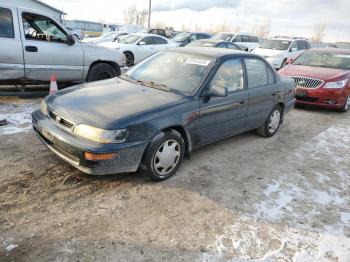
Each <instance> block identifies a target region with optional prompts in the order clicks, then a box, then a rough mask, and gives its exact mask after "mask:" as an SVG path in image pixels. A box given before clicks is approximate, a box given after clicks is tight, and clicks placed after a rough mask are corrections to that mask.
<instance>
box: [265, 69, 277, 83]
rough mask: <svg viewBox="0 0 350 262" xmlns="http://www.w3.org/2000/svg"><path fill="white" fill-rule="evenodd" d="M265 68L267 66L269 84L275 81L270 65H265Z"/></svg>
mask: <svg viewBox="0 0 350 262" xmlns="http://www.w3.org/2000/svg"><path fill="white" fill-rule="evenodd" d="M266 68H267V75H268V83H269V85H271V84H273V83H275V74H274V72H273V71H272V69H271V68H270V67H268V66H266Z"/></svg>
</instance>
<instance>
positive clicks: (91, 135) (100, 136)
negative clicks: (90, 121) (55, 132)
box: [73, 124, 127, 144]
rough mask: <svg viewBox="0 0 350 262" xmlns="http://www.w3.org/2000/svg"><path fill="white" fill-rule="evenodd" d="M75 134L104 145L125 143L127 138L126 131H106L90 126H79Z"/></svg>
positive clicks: (75, 129)
mask: <svg viewBox="0 0 350 262" xmlns="http://www.w3.org/2000/svg"><path fill="white" fill-rule="evenodd" d="M73 132H74V134H76V135H78V136H81V137H84V138H86V139H89V140H92V141H95V142H98V143H102V144H109V143H123V142H125V140H126V137H127V130H126V129H117V130H104V129H100V128H97V127H93V126H88V125H82V124H81V125H77V126H76V127H75V128H74V131H73Z"/></svg>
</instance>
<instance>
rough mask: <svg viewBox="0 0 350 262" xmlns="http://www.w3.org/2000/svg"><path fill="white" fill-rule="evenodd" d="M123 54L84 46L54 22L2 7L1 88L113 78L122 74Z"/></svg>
mask: <svg viewBox="0 0 350 262" xmlns="http://www.w3.org/2000/svg"><path fill="white" fill-rule="evenodd" d="M124 68H125V57H124V55H123V54H122V53H121V52H118V51H115V50H111V49H107V48H104V47H99V46H93V45H89V44H85V43H82V42H80V41H79V40H78V39H76V38H75V37H74V36H73V35H72V34H70V33H69V32H68V31H67V30H66V29H65V27H64V26H62V25H60V24H59V23H58V22H57V21H55V20H54V19H53V18H51V17H48V16H47V15H45V14H40V13H38V12H36V11H33V10H30V9H25V8H21V7H17V6H10V5H3V4H0V84H2V83H4V84H12V83H21V84H26V83H41V82H47V81H49V80H50V76H51V75H52V74H55V75H56V77H57V81H58V82H83V81H88V82H91V81H96V80H103V79H107V78H112V77H115V76H117V75H120V74H121V73H123V71H124Z"/></svg>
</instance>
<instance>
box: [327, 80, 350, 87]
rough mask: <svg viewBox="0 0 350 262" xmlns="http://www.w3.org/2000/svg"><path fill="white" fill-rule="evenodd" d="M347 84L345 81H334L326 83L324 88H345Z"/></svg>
mask: <svg viewBox="0 0 350 262" xmlns="http://www.w3.org/2000/svg"><path fill="white" fill-rule="evenodd" d="M347 82H348V80H347V79H344V80H341V81H336V82H328V83H327V84H326V85H325V86H324V88H343V87H345V85H346V83H347Z"/></svg>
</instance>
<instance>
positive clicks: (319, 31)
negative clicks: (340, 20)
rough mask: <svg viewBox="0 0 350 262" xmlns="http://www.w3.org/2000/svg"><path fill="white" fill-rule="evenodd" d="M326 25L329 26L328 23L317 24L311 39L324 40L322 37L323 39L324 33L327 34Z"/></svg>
mask: <svg viewBox="0 0 350 262" xmlns="http://www.w3.org/2000/svg"><path fill="white" fill-rule="evenodd" d="M326 27H327V25H326V23H318V24H315V25H314V31H313V35H312V37H311V40H312V41H313V42H316V43H320V42H322V39H323V37H324V34H325V30H326Z"/></svg>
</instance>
